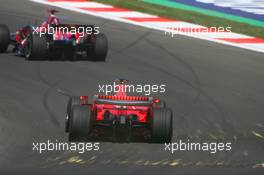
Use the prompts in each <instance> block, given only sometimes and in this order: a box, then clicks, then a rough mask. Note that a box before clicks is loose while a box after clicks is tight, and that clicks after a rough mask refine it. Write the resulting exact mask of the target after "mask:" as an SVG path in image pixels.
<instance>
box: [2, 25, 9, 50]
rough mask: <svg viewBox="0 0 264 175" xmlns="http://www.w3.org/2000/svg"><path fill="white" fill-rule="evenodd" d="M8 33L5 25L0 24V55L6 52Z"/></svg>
mask: <svg viewBox="0 0 264 175" xmlns="http://www.w3.org/2000/svg"><path fill="white" fill-rule="evenodd" d="M9 36H10V32H9V29H8V27H7V26H6V25H5V24H0V53H4V52H6V50H7V48H8V45H9Z"/></svg>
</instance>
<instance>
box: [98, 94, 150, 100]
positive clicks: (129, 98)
mask: <svg viewBox="0 0 264 175" xmlns="http://www.w3.org/2000/svg"><path fill="white" fill-rule="evenodd" d="M98 99H106V100H126V101H149V98H148V97H144V96H118V95H98Z"/></svg>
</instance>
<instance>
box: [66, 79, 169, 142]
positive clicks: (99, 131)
mask: <svg viewBox="0 0 264 175" xmlns="http://www.w3.org/2000/svg"><path fill="white" fill-rule="evenodd" d="M125 82H126V80H124V79H120V82H119V85H118V86H119V89H120V91H119V92H117V93H116V94H115V95H95V96H94V99H93V101H92V102H91V103H90V102H89V100H88V97H87V96H77V97H71V98H70V99H69V101H68V105H67V115H66V132H68V133H69V141H82V140H98V139H99V140H100V139H102V140H125V141H142V140H144V141H148V142H155V143H165V142H171V139H172V130H173V126H172V123H173V122H172V118H173V117H172V115H173V114H172V111H171V110H170V109H169V108H167V107H166V103H165V102H164V101H162V100H160V99H157V98H153V97H147V96H129V95H127V94H126V93H125V92H123V91H122V89H124V85H125Z"/></svg>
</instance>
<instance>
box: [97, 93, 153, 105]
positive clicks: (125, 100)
mask: <svg viewBox="0 0 264 175" xmlns="http://www.w3.org/2000/svg"><path fill="white" fill-rule="evenodd" d="M152 101H153V98H152V97H145V96H116V95H95V96H94V102H95V104H112V105H124V106H151V105H152Z"/></svg>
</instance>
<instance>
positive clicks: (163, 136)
mask: <svg viewBox="0 0 264 175" xmlns="http://www.w3.org/2000/svg"><path fill="white" fill-rule="evenodd" d="M172 122H173V121H172V111H171V110H170V109H167V108H154V111H153V117H152V121H151V133H152V136H151V138H152V142H154V143H169V142H171V139H172V132H173V130H172V124H173V123H172Z"/></svg>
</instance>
